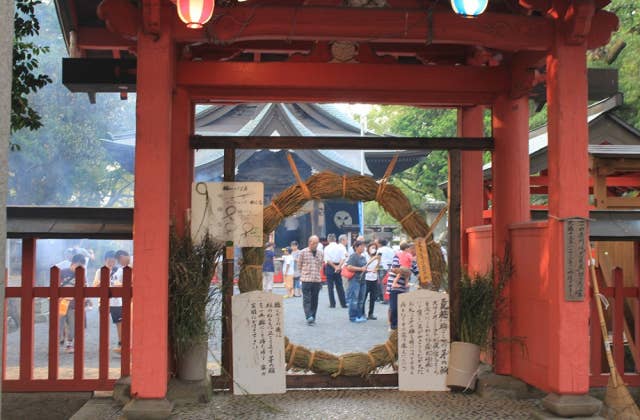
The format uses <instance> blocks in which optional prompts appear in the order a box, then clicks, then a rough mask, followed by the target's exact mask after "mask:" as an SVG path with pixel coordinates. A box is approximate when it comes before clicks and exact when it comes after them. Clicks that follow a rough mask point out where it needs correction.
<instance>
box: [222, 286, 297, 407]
mask: <svg viewBox="0 0 640 420" xmlns="http://www.w3.org/2000/svg"><path fill="white" fill-rule="evenodd" d="M232 320H233V377H234V384H233V393H234V394H236V395H240V394H279V393H284V392H285V391H286V376H285V375H286V371H285V363H284V331H283V328H284V316H283V307H282V296H278V295H275V294H273V293H267V292H262V291H254V292H249V293H241V294H239V295H236V296H234V297H233V301H232Z"/></svg>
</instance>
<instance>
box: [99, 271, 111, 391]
mask: <svg viewBox="0 0 640 420" xmlns="http://www.w3.org/2000/svg"><path fill="white" fill-rule="evenodd" d="M110 275H111V270H109V268H108V267H102V268H101V269H100V311H99V320H100V321H99V325H100V327H99V333H100V344H99V347H98V378H99V379H100V380H101V381H106V380H107V379H109V329H110V326H109V280H110V279H109V277H110Z"/></svg>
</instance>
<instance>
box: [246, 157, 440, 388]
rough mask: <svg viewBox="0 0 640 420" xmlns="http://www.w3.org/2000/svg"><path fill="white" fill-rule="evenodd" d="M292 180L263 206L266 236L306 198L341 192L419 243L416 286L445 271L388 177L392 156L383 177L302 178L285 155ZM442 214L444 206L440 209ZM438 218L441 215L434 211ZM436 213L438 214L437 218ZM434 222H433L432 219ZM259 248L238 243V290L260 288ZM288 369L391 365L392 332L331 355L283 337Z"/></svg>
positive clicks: (360, 370) (353, 371)
mask: <svg viewBox="0 0 640 420" xmlns="http://www.w3.org/2000/svg"><path fill="white" fill-rule="evenodd" d="M288 159H289V164H290V165H291V170H292V171H293V174H294V175H295V177H296V180H297V184H296V185H292V186H290V187H288V188H287V189H285V190H284V191H283V192H282V193H280V195H278V196H277V197H276V198H274V199H273V200H272V202H271V204H269V205H268V206H266V207H265V208H264V213H263V218H264V225H263V233H264V236H265V242H266V238H267V237H268V235H269V233H271V232H272V231H274V230H275V229H276V228H277V227H278V225H279V224H280V222H282V220H283V219H284V218H286V217H289V216H291V215H293V214H294V213H296V212H297V211H298V210H300V208H302V206H303V205H304V204H305V203H306V202H307V201H309V200H323V199H330V198H339V199H340V198H346V199H348V200H353V201H376V202H378V204H380V206H381V207H382V208H383V209H384V210H385V211H386V212H387V213H389V215H391V216H392V217H393V218H395V219H396V220H397V221H398V222H400V224H401V225H402V228H403V230H404V231H405V232H406V233H407V234H408V235H409V236H410V237H411V238H412V239H413V240H414V241H416V243H417V244H418V246H417V248H416V251H417V253H418V255H417V262H418V266H419V270H420V272H421V273H422V274H421V276H420V286H421V287H423V288H427V287H428V288H430V289H434V290H438V289H439V288H440V285H441V283H442V280H443V276H444V274H445V272H446V264H445V262H444V258H443V256H442V251H441V250H440V245H439V244H437V243H436V242H434V241H433V239H432V237H431V234H432V230H431V229H430V228H429V226H428V225H427V223H426V222H425V220H424V218H423V217H422V216H420V215H419V214H418V213H417V212H416V211H415V210H414V209H413V207H412V206H411V203H410V202H409V199H408V198H407V197H406V196H405V195H404V193H403V192H402V191H401V190H400V189H399V188H398V187H396V186H394V185H390V184H388V182H387V181H388V179H389V177H390V175H391V172H392V170H393V166H394V165H395V162H396V161H397V157H394V159H393V160H392V162H391V164H390V165H389V167H388V168H387V171H386V172H385V176H384V177H383V179H382V180H380V181H376V180H375V179H373V178H371V177H367V176H362V175H354V176H346V175H337V174H334V173H331V172H321V173H318V174H315V175H312V176H311V177H309V178H308V179H307V180H306V181H303V180H302V179H301V178H300V176H299V174H298V170H297V168H296V166H295V163H294V162H293V159H291V156H290V155H289V156H288ZM443 214H444V212H443ZM439 218H441V216H439ZM439 218H438V220H439ZM436 223H437V222H436ZM434 226H435V224H434ZM263 262H264V251H263V248H255V247H254V248H243V249H242V264H241V268H240V276H239V281H238V287H239V288H240V291H241V292H242V293H244V292H250V291H253V290H262V263H263ZM285 344H286V351H285V353H286V354H285V357H286V362H287V369H293V370H303V371H312V372H315V373H321V374H330V375H332V376H339V375H344V376H364V375H366V374H368V373H371V372H373V371H375V370H377V369H379V368H381V367H384V366H389V365H392V366H395V361H396V359H397V355H398V340H397V333H396V332H395V331H394V332H393V333H392V334H391V335H390V337H389V339H388V340H387V341H386V342H385V343H384V344H380V345H377V346H374V347H373V348H372V349H371V350H370V351H369V352H367V353H347V354H344V355H341V356H336V355H333V354H330V353H327V352H324V351H311V350H309V349H307V348H305V347H302V346H297V345H295V344H293V343H290V342H289V340H288V338H285Z"/></svg>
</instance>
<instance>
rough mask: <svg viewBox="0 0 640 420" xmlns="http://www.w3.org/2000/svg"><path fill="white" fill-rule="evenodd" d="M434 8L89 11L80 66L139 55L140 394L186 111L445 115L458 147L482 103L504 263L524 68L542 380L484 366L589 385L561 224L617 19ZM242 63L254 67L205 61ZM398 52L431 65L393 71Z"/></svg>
mask: <svg viewBox="0 0 640 420" xmlns="http://www.w3.org/2000/svg"><path fill="white" fill-rule="evenodd" d="M434 3H435V2H427V6H425V5H423V4H421V3H420V2H417V1H412V0H390V1H389V5H390V7H388V8H380V9H369V8H366V9H364V8H349V7H338V6H340V5H341V4H342V2H341V1H338V0H312V1H306V2H304V3H303V2H300V1H297V0H282V1H280V2H278V3H277V5H274V6H260V4H259V2H258V1H257V0H254V1H248V2H246V3H242V5H240V4H235V3H234V4H232V5H231V6H229V7H218V8H217V9H216V10H215V14H214V18H213V20H212V21H211V23H209V24H208V25H205V27H204V28H203V29H200V30H190V29H187V28H185V27H184V25H183V24H182V23H181V22H180V21H179V20H178V18H177V16H176V13H175V8H174V7H173V6H172V5H171V3H170V2H169V1H167V0H143V1H142V2H141V5H142V7H141V10H138V9H137V8H136V7H135V6H133V5H131V3H130V2H128V1H127V0H105V1H103V3H102V4H101V6H100V8H99V16H100V17H101V18H102V19H104V20H105V21H106V24H107V28H109V29H110V30H111V32H107V31H106V30H104V29H96V28H88V27H87V28H83V27H79V28H77V33H76V38H77V39H76V44H75V46H74V48H76V52H77V53H78V54H79V55H80V56H81V55H82V53H83V51H84V50H90V49H103V50H111V51H114V52H116V54H114V55H117V56H119V54H120V51H123V50H135V53H136V55H137V134H136V136H137V137H136V174H135V175H136V184H135V197H136V198H135V216H134V249H135V262H136V269H135V272H134V276H135V278H134V281H133V284H134V288H135V308H134V312H133V357H132V362H133V365H132V375H131V376H132V383H131V390H132V395H135V397H136V398H137V399H139V400H143V401H144V400H152V399H164V398H165V395H166V391H167V378H168V370H167V358H168V354H167V348H168V346H167V272H168V270H167V260H168V258H167V257H168V246H169V244H168V237H169V235H168V232H169V220H170V219H172V218H173V219H174V220H176V222H177V223H178V228H180V226H181V225H182V224H183V223H184V222H183V219H184V217H183V216H184V214H185V211H186V209H188V208H189V207H190V191H191V190H190V187H191V182H192V179H193V151H192V150H191V148H190V146H189V138H190V135H191V134H192V132H193V112H194V111H193V110H194V103H195V102H217V101H219V102H242V101H270V102H273V101H282V102H293V101H307V102H339V101H348V102H370V103H384V104H391V103H397V104H408V105H420V106H456V107H459V108H460V112H459V124H458V125H459V135H460V136H464V137H481V136H482V132H483V121H482V115H483V112H482V111H483V107H490V108H491V109H492V124H493V137H494V139H495V151H494V153H493V173H494V174H493V179H494V184H493V218H492V229H493V252H494V255H496V256H497V257H501V256H503V253H504V250H505V246H506V244H507V242H509V237H510V236H509V235H510V233H509V228H510V226H511V225H513V224H516V223H523V222H528V221H529V170H528V164H529V163H528V162H529V157H528V147H527V144H528V116H529V107H528V100H527V92H528V91H529V90H530V89H531V87H532V86H533V85H534V84H535V83H537V82H539V81H540V77H539V74H537V73H536V71H535V69H536V68H538V67H540V66H541V65H544V64H545V61H546V69H547V72H546V82H547V98H548V104H549V106H548V114H549V175H548V177H549V214H550V215H551V216H552V217H550V218H549V220H548V224H547V225H546V231H545V234H544V235H545V237H544V240H545V243H546V245H547V247H546V248H545V249H546V251H545V252H546V255H544V257H545V258H544V261H547V262H548V276H547V278H546V279H545V282H544V283H545V284H544V296H545V299H546V302H547V304H548V308H549V314H548V317H549V318H548V324H547V325H546V326H544V327H543V328H536V329H532V330H531V331H527V333H528V334H529V337H530V338H532V339H538V340H539V341H540V340H541V341H542V342H543V343H544V344H545V346H546V354H548V360H546V362H545V363H547V365H546V366H545V373H544V374H543V375H542V379H541V376H540V375H541V374H540V372H535V373H534V372H533V371H535V370H539V366H537V365H534V364H533V363H531V362H529V363H528V362H527V361H526V360H522V359H521V358H520V356H519V355H518V354H517V350H515V351H512V347H513V346H512V344H510V343H508V342H505V341H502V342H498V343H497V354H496V366H495V368H496V371H497V372H498V373H501V374H513V375H514V376H518V377H520V378H522V379H523V380H525V381H529V383H533V384H534V385H536V386H538V387H540V388H543V389H544V390H546V391H550V392H556V393H559V394H584V393H586V392H587V391H588V388H589V329H588V321H589V298H588V294H587V297H586V298H585V300H584V301H583V302H567V301H565V298H564V264H565V261H564V258H565V257H564V252H563V249H564V248H563V246H564V243H563V225H562V222H561V220H562V219H564V218H568V217H588V195H587V192H588V182H589V180H588V175H587V174H588V157H587V140H588V129H587V123H586V121H587V115H586V112H587V77H586V74H587V69H586V50H587V48H595V47H599V46H602V45H604V44H606V43H607V42H608V40H609V37H610V34H611V32H612V31H613V30H615V29H616V28H617V18H616V16H615V15H613V14H611V13H609V12H606V11H604V10H602V8H603V7H604V6H606V4H608V1H607V0H510V1H508V2H507V3H509V4H510V6H511V7H510V8H506V7H504V5H502V6H501V5H491V6H490V9H489V11H488V12H487V13H486V14H484V15H482V16H480V17H478V18H476V19H464V18H461V17H458V16H455V15H454V14H453V13H452V12H451V11H450V10H449V9H448V7H447V6H446V5H444V4H442V5H440V6H443V7H435V6H434ZM436 6H437V4H436ZM421 7H422V8H421ZM425 7H427V8H429V7H431V9H430V10H429V11H428V12H427V10H426V9H425ZM512 10H516V11H518V12H517V13H513V12H511V11H512ZM140 12H141V13H140ZM335 41H347V42H358V43H359V45H358V46H359V48H358V50H357V53H356V55H355V56H354V57H352V60H351V61H352V62H348V63H347V62H343V63H328V62H327V61H328V60H327V57H328V58H329V59H331V56H330V55H328V54H330V53H328V52H327V51H328V44H327V43H328V42H335ZM194 43H210V45H209V46H205V47H210V48H208V50H207V51H206V52H202V51H199V52H198V53H199V54H200V55H199V57H197V58H202V60H199V61H195V60H193V58H194V55H193V54H195V53H196V51H197V50H198V48H200V49H202V48H203V47H202V45H196V46H193V47H188V45H190V44H194ZM216 44H224V46H222V47H217V46H216ZM205 49H207V48H205ZM247 53H250V54H253V58H254V61H253V62H233V61H214V60H213V59H207V58H208V57H209V58H211V57H213V58H217V59H220V58H222V59H228V58H233V57H236V56H238V54H247ZM267 53H278V54H286V55H288V56H289V57H288V59H289V61H280V62H261V61H260V58H261V56H262V54H267ZM305 54H306V55H305ZM452 55H454V56H453V57H452ZM458 55H460V56H461V57H462V62H460V57H459V56H458ZM496 55H497V56H499V58H498V59H497V62H496V59H495V57H496ZM402 57H413V58H414V59H416V60H417V61H419V62H422V63H423V64H424V63H427V64H431V65H402V64H400V63H398V59H399V58H402ZM487 57H489V58H487ZM398 148H402V145H401V139H398ZM461 162H462V173H461V180H460V188H461V196H462V205H461V209H460V218H461V224H462V232H464V231H465V229H466V228H468V227H471V226H476V225H480V224H482V209H483V195H482V191H483V183H482V178H483V177H482V154H481V152H462V153H461ZM451 184H452V182H450V185H451ZM454 210H455V209H454ZM517 270H518V267H516V271H517ZM505 295H506V297H507V308H508V309H507V310H508V311H509V313H510V314H516V313H517V314H522V313H523V311H526V308H523V307H522V304H521V302H516V301H514V304H513V305H511V303H510V302H509V298H510V290H509V287H507V289H506V291H505ZM518 305H520V306H518ZM545 328H547V330H545V331H542V332H541V331H540V329H545ZM549 328H553V330H548V329H549ZM497 329H498V331H497V332H498V336H499V337H502V338H506V337H511V336H512V335H513V332H514V331H513V329H512V326H511V317H506V318H503V319H502V320H501V321H500V324H499V325H498V327H497ZM514 358H518V363H517V364H516V365H514V363H512V362H513V360H515V359H514ZM514 366H515V367H514Z"/></svg>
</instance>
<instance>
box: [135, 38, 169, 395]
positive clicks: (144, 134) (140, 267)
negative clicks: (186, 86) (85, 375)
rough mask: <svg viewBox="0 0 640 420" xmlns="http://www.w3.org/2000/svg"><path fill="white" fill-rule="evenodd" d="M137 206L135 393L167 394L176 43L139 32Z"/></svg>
mask: <svg viewBox="0 0 640 420" xmlns="http://www.w3.org/2000/svg"><path fill="white" fill-rule="evenodd" d="M137 52H138V74H137V111H136V170H135V177H136V183H135V210H134V217H133V248H134V263H135V269H134V278H133V287H134V291H133V299H134V303H133V340H132V369H131V393H132V395H135V396H136V397H137V398H140V399H162V398H164V397H165V394H166V392H167V375H168V369H167V362H168V357H167V356H168V355H167V344H168V339H167V335H168V331H167V325H168V319H167V308H168V300H167V299H168V295H167V291H168V286H167V280H168V257H169V194H170V180H171V176H170V174H171V122H172V119H171V108H172V100H173V98H172V89H173V68H174V61H175V57H174V45H173V41H172V39H171V33H170V30H168V29H167V27H166V26H163V28H162V30H161V32H160V34H159V36H158V37H156V36H154V35H151V34H149V35H147V34H145V33H144V32H143V31H141V32H140V33H139V34H138V50H137Z"/></svg>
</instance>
